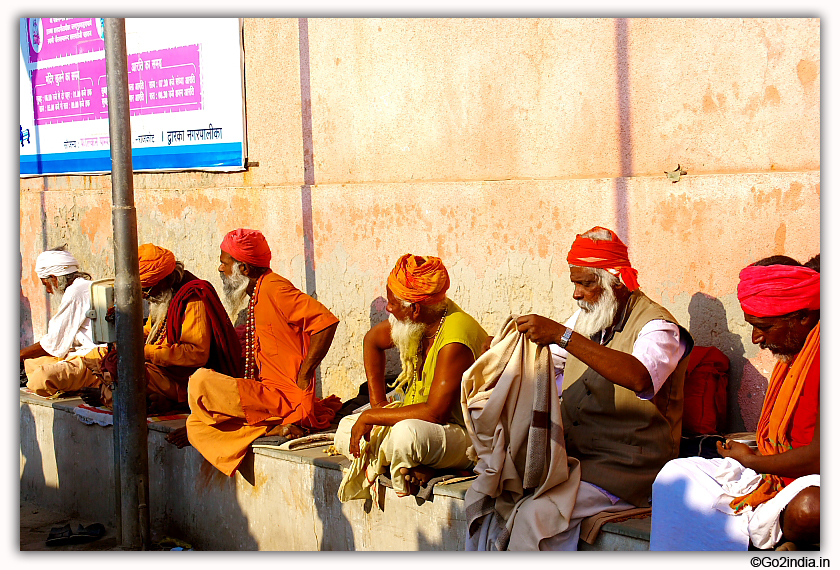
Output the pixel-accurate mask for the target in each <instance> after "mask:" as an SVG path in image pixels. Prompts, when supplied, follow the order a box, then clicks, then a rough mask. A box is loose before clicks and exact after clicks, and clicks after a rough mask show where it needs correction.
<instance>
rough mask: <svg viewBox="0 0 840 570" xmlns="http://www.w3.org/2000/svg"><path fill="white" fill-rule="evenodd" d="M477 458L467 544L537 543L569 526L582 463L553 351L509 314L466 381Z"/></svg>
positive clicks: (532, 546)
mask: <svg viewBox="0 0 840 570" xmlns="http://www.w3.org/2000/svg"><path fill="white" fill-rule="evenodd" d="M461 407H462V410H463V414H464V420H465V421H466V427H467V431H468V433H469V435H470V439H471V441H472V446H471V447H470V449H469V450H468V455H469V457H470V458H471V459H474V460H477V465H476V467H475V471H476V473H477V474H478V477H477V478H476V479H475V481H473V484H472V486H471V487H470V489H469V490H467V494H466V498H465V502H466V515H467V540H466V543H467V544H466V547H467V550H538V549H539V547H540V541H542V540H543V539H545V538H549V537H552V536H555V535H557V534H559V533H561V532H563V531H565V530H566V529H567V528H568V527H569V520H570V517H571V515H572V512H573V510H574V506H575V497H576V495H577V492H578V487H579V486H580V464H579V462H578V461H577V459H574V458H567V457H566V449H565V444H564V440H563V422H562V420H561V417H560V400H559V398H558V395H557V386H556V385H555V383H554V370H553V366H552V363H551V354H550V352H549V350H548V348H546V347H542V348H541V347H538V346H537V345H535V344H533V343H531V342H530V341H528V340H526V339H525V336H524V335H522V334H520V333H519V332H518V331H517V330H516V323H515V317H513V316H512V317H510V318H509V319H508V320H507V322H506V323H505V324H504V326H503V327H502V329H501V331H500V332H499V334H498V335H496V337H495V338H494V339H493V344H492V346H491V348H490V350H488V351H487V352H486V353H484V354H483V355H482V356H481V357H480V358H478V360H476V362H475V363H474V364H473V366H471V367H470V368H469V369H468V370H467V371H466V372H465V373H464V377H463V383H462V385H461Z"/></svg>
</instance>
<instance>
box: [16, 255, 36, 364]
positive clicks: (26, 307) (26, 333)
mask: <svg viewBox="0 0 840 570" xmlns="http://www.w3.org/2000/svg"><path fill="white" fill-rule="evenodd" d="M18 255H19V257H20V279H19V281H20V348H23V347H24V346H29V345H30V344H33V343H34V342H35V333H34V332H33V331H32V305H31V304H30V303H29V298H27V297H26V295H24V294H23V254H22V253H20V252H18Z"/></svg>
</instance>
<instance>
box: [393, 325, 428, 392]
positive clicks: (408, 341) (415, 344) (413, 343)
mask: <svg viewBox="0 0 840 570" xmlns="http://www.w3.org/2000/svg"><path fill="white" fill-rule="evenodd" d="M388 322H389V323H391V340H393V341H394V345H395V346H396V347H397V349H398V350H399V351H400V364H402V372H400V375H399V376H398V377H397V379H396V380H395V381H394V384H393V386H395V387H396V388H398V389H402V390H404V389H405V387H406V386H407V385H408V383H409V382H410V381H411V380H412V378H414V372H415V371H416V370H417V365H418V358H417V351H418V349H419V348H420V342H421V341H422V340H423V333H424V332H426V325H424V324H422V323H415V322H414V321H410V320H406V321H400V320H397V318H396V317H395V316H394V315H389V316H388Z"/></svg>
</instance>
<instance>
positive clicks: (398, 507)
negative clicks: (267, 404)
mask: <svg viewBox="0 0 840 570" xmlns="http://www.w3.org/2000/svg"><path fill="white" fill-rule="evenodd" d="M81 403H82V401H81V400H80V399H58V400H48V399H45V398H40V397H38V396H35V395H31V394H27V393H25V392H24V391H21V396H20V442H21V443H20V498H21V500H22V501H28V502H31V503H35V504H37V505H39V506H42V507H43V508H45V509H54V510H58V511H59V512H66V513H71V514H72V515H73V516H77V517H82V518H87V519H91V520H96V521H100V522H102V523H103V524H105V525H106V527H109V528H113V527H114V525H115V517H114V512H115V511H114V505H115V493H114V483H113V481H114V478H113V456H114V449H113V443H112V432H113V429H112V428H111V427H101V426H98V425H86V424H84V423H82V422H81V421H79V420H78V419H77V416H76V415H75V412H74V410H75V408H76V406H78V405H80V404H81ZM182 425H184V420H173V421H166V422H158V423H151V424H149V440H148V441H149V493H150V501H149V504H150V520H151V525H152V530H153V532H157V533H160V534H164V535H170V536H178V537H181V538H183V539H184V540H186V541H187V542H189V543H190V544H192V545H193V546H194V547H195V548H196V549H197V550H446V551H459V550H464V541H465V537H466V517H465V513H464V494H465V493H466V491H467V489H468V488H469V485H470V481H461V482H458V483H453V484H450V485H438V486H436V487H435V489H434V495H433V498H432V500H431V501H427V502H421V501H420V500H419V499H416V498H413V497H411V498H399V497H397V496H396V494H395V493H394V491H393V490H392V489H387V488H386V489H383V494H382V496H381V497H379V500H378V501H376V502H375V503H374V502H372V501H367V502H364V501H351V502H349V503H344V504H342V503H340V502H339V501H338V498H337V496H336V493H337V491H338V486H339V484H340V482H341V476H342V469H343V468H344V467H347V466H348V465H349V461H348V460H347V459H346V458H344V457H330V456H328V455H327V454H326V453H325V452H324V451H325V449H326V447H327V446H321V447H317V448H310V449H304V450H300V451H284V450H280V449H275V448H261V447H257V448H255V449H254V453H253V454H248V455H247V456H246V459H245V462H244V463H243V465H242V468H241V470H240V472H238V473H237V474H235V475H234V477H226V476H225V475H223V474H222V473H220V472H219V471H218V470H216V469H215V468H214V467H212V466H211V465H210V464H209V463H207V462H206V461H205V460H204V459H203V458H202V457H201V455H200V454H199V453H198V452H197V451H196V450H195V449H193V448H192V447H187V448H184V449H177V448H175V447H174V446H173V445H171V444H169V443H167V442H166V441H165V440H164V437H165V436H166V434H167V433H169V432H170V431H172V430H173V429H176V428H177V427H180V426H182ZM649 539H650V519H630V520H628V521H624V522H621V523H607V524H605V525H604V527H603V528H602V530H601V533H600V535H599V536H598V539H597V540H596V541H595V544H594V545H589V544H586V543H584V542H581V543H580V549H581V550H646V549H647V547H648V543H649Z"/></svg>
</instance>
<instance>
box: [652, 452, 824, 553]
mask: <svg viewBox="0 0 840 570" xmlns="http://www.w3.org/2000/svg"><path fill="white" fill-rule="evenodd" d="M757 477H758V476H757V474H756V473H755V472H754V471H753V470H752V469H745V468H743V467H742V466H741V465H740V464H739V463H738V462H736V461H734V460H726V459H723V458H719V459H703V458H701V457H687V458H681V459H674V460H672V461H669V462H668V463H667V464H666V465H665V467H663V468H662V471H660V472H659V475H657V476H656V481H654V483H653V501H652V506H653V517H652V522H651V540H650V549H651V550H667V551H686V550H711V551H722V550H747V548H748V546H749V543H750V541H752V543H753V545H754V546H755V547H757V548H762V549H764V548H772V547H773V546H774V545H775V544H776V543H777V542H778V541H779V540H780V539H781V537H782V530H781V526H780V524H779V515H780V514H781V512H782V510H784V508H785V507H786V506H787V504H788V503H790V501H791V500H793V498H794V497H796V495H797V494H798V493H799V492H800V491H801V490H803V489H805V488H806V487H811V486H816V487H819V486H820V476H819V475H807V476H805V477H800V478H798V479H796V480H795V481H793V482H792V483H791V484H790V485H787V486H786V487H785V488H784V489H782V490H781V491H780V492H779V493H778V494H777V495H776V496H775V497H773V498H772V499H770V500H769V501H767V502H765V503H762V504H761V505H759V506H758V507H756V508H755V509H750V508H747V509H746V510H745V511H743V512H742V513H741V514H738V515H736V514H735V513H734V512H733V511H732V509H731V508H729V502H730V501H731V500H732V499H733V498H734V497H736V496H739V495H743V494H746V493H748V492H749V490H750V487H751V486H754V485H755V482H756V481H757Z"/></svg>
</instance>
